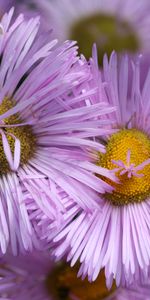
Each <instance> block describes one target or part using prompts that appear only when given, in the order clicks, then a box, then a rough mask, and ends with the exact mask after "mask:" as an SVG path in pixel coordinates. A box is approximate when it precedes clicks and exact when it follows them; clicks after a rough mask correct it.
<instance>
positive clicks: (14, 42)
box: [0, 9, 114, 255]
mask: <svg viewBox="0 0 150 300" xmlns="http://www.w3.org/2000/svg"><path fill="white" fill-rule="evenodd" d="M12 15H13V9H11V10H10V11H9V13H8V14H5V15H4V17H3V18H2V22H1V29H2V34H1V36H0V57H1V62H0V87H1V89H0V187H1V191H0V250H1V254H4V253H5V252H6V250H7V248H8V246H10V247H11V249H12V252H13V254H14V255H16V254H17V253H18V252H25V251H32V249H33V248H37V249H39V248H41V247H43V245H42V243H41V242H40V241H39V238H38V237H37V228H36V227H37V226H38V225H39V223H40V222H41V221H44V220H45V219H46V218H48V221H49V222H51V221H52V222H53V224H54V222H55V225H56V226H58V225H59V224H60V223H61V220H62V218H61V214H62V213H64V210H65V205H66V201H65V198H66V199H70V198H71V200H70V202H71V201H72V202H73V203H76V205H80V207H83V208H84V209H85V210H87V211H90V210H91V209H92V208H93V206H95V205H97V204H96V199H95V197H96V198H97V195H95V193H94V192H93V190H92V189H96V190H97V189H99V191H100V192H103V191H105V190H106V189H107V187H108V190H110V189H112V188H111V187H110V186H109V185H108V184H107V183H104V184H103V187H99V179H98V178H95V176H94V175H93V174H92V172H91V170H90V168H91V165H89V166H88V165H87V166H86V161H87V154H86V153H85V149H86V148H89V147H90V146H92V147H93V148H95V146H96V149H97V150H98V149H99V150H100V149H101V150H103V148H104V147H103V146H101V145H98V144H97V143H95V142H94V141H92V140H90V139H88V138H90V137H91V136H92V135H93V133H92V132H88V128H89V126H90V124H91V122H93V119H94V118H96V116H97V115H99V114H100V115H101V118H102V119H101V120H95V121H94V128H95V129H94V131H95V132H96V131H97V133H98V132H99V131H101V134H103V124H104V123H105V124H108V122H110V121H108V120H103V115H105V114H106V113H108V114H109V113H112V112H113V111H114V108H111V107H110V106H107V104H105V103H99V104H96V105H93V106H92V107H88V105H85V104H86V103H88V99H89V97H90V96H91V97H92V95H93V94H95V91H96V87H94V86H93V89H90V88H89V90H88V88H87V92H86V90H84V87H85V86H87V87H88V86H89V84H90V82H91V77H92V74H91V71H90V67H89V65H88V63H87V62H86V61H85V59H84V58H81V59H80V58H79V57H78V55H77V46H76V45H75V43H74V42H70V41H67V42H65V43H63V44H62V45H60V46H58V47H56V43H57V41H56V40H52V41H49V42H47V39H49V37H48V36H47V34H44V33H43V34H42V36H41V35H38V38H36V35H37V32H38V29H39V18H33V19H29V20H25V19H24V17H23V15H19V16H18V18H17V19H16V21H15V22H14V23H13V24H12V25H9V24H10V21H11V18H12ZM89 113H90V114H89ZM91 119H92V120H91ZM104 119H105V117H104ZM80 121H82V126H81V122H80ZM87 132H88V133H87ZM108 132H110V130H109V129H108ZM83 137H85V138H83ZM97 147H98V148H97ZM83 161H84V162H85V165H84V164H83ZM80 162H81V164H80ZM82 164H83V166H82ZM93 167H94V165H93ZM100 175H105V176H106V177H107V176H108V177H109V178H112V179H113V177H114V175H112V174H111V173H110V172H107V171H106V170H105V169H104V168H101V170H100ZM92 179H94V183H93V180H92ZM90 180H91V182H92V183H91V184H90V182H89V181H90ZM62 199H63V200H62ZM87 200H88V202H89V203H87ZM63 201H64V203H63ZM69 205H70V204H69ZM49 231H50V228H49Z"/></svg>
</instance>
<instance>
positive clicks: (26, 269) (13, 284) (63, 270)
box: [0, 252, 150, 300]
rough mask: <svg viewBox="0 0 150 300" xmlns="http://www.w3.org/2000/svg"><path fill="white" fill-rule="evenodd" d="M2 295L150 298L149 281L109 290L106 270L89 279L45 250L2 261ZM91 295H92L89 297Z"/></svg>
mask: <svg viewBox="0 0 150 300" xmlns="http://www.w3.org/2000/svg"><path fill="white" fill-rule="evenodd" d="M0 274H1V276H0V299H3V300H4V299H5V300H10V299H12V300H26V299H28V300H54V299H58V300H62V299H64V300H88V299H90V300H94V299H102V300H103V299H105V300H127V299H131V300H149V299H150V295H149V288H150V287H149V281H147V283H146V284H144V285H143V286H137V285H135V286H132V287H130V288H128V289H123V288H119V289H116V287H115V286H114V287H113V288H112V289H111V290H107V288H106V286H105V280H104V276H103V274H101V275H100V276H99V277H98V279H97V281H96V282H94V283H89V282H88V281H87V280H84V281H81V279H78V278H77V277H76V269H72V268H69V267H68V266H67V265H65V264H64V263H63V262H61V263H59V264H57V265H54V262H52V261H50V260H49V257H48V255H47V253H46V252H44V253H42V254H41V253H40V252H33V253H32V254H28V255H25V256H19V257H14V256H11V255H9V254H7V255H6V256H4V257H3V258H2V259H1V264H0ZM89 297H90V298H89Z"/></svg>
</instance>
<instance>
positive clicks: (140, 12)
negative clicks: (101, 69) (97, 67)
mask: <svg viewBox="0 0 150 300" xmlns="http://www.w3.org/2000/svg"><path fill="white" fill-rule="evenodd" d="M33 2H34V3H35V6H36V7H37V8H39V12H40V13H41V15H43V16H45V19H47V24H49V25H50V27H51V28H53V30H54V36H56V37H58V38H59V40H61V41H63V40H66V39H73V40H77V42H78V44H79V48H80V52H81V53H84V55H85V56H86V57H87V58H89V57H91V47H92V45H93V43H96V44H97V47H98V52H99V59H100V62H102V57H103V55H104V53H107V54H111V51H113V50H116V51H118V52H120V51H123V50H128V51H129V52H133V53H135V52H138V51H147V50H148V51H149V49H150V38H149V30H148V28H149V24H150V16H149V9H150V3H149V1H148V0H144V1H140V2H138V3H137V1H136V0H127V1H124V0H119V1H116V0H112V1H110V0H106V1H97V0H88V1H86V0H79V1H74V0H62V1H59V0H55V1H49V0H43V1H37V0H33Z"/></svg>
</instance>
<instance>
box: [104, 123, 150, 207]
mask: <svg viewBox="0 0 150 300" xmlns="http://www.w3.org/2000/svg"><path fill="white" fill-rule="evenodd" d="M98 165H100V166H102V167H105V168H107V169H109V170H114V172H115V174H116V177H117V178H118V180H119V182H118V183H114V182H112V181H110V180H108V179H106V178H103V179H104V180H105V181H106V182H108V183H109V184H110V185H111V186H113V187H114V191H113V192H112V193H110V194H109V193H106V194H105V198H106V199H108V200H110V201H111V203H112V204H114V205H125V204H129V203H140V202H142V201H144V200H146V199H147V198H148V197H149V196H150V138H149V137H148V135H147V134H145V133H143V132H142V131H139V130H136V129H122V130H120V131H118V132H117V133H115V134H113V135H112V136H111V137H110V139H109V141H108V143H107V145H106V153H105V154H99V161H98Z"/></svg>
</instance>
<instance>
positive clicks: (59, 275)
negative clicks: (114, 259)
mask: <svg viewBox="0 0 150 300" xmlns="http://www.w3.org/2000/svg"><path fill="white" fill-rule="evenodd" d="M105 282H106V279H105V275H104V271H101V273H100V275H99V277H98V278H97V280H96V281H94V282H92V283H90V282H89V281H88V279H85V280H81V279H80V278H77V267H74V268H70V267H69V266H68V265H65V264H63V265H62V266H61V267H60V266H59V267H58V268H56V269H55V271H54V272H52V273H51V274H50V276H48V278H47V282H46V285H47V288H48V291H49V293H50V295H53V296H54V297H55V299H57V300H71V299H81V300H101V299H105V297H107V296H109V295H110V294H112V293H113V292H114V291H115V290H116V286H115V284H113V286H112V288H111V290H108V289H107V287H106V284H105Z"/></svg>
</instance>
